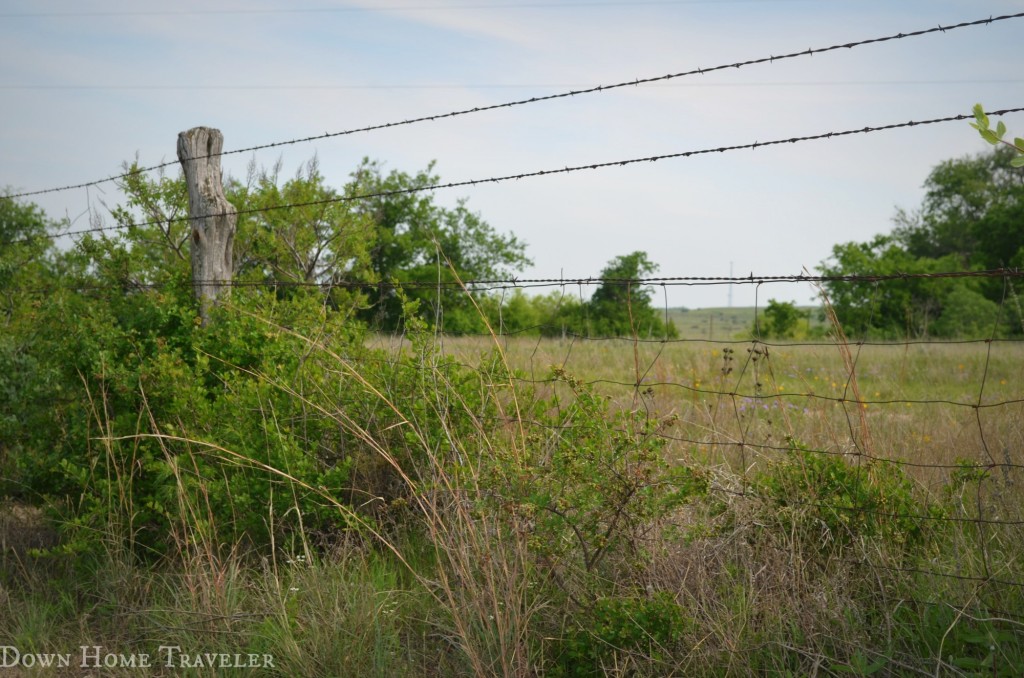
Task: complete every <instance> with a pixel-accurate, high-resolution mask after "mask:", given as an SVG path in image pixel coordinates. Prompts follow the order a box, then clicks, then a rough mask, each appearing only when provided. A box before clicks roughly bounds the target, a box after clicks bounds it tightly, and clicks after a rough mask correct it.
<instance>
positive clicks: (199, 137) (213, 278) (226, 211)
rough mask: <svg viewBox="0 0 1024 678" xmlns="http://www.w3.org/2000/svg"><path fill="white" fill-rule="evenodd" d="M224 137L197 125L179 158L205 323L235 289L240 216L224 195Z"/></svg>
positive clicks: (182, 138) (185, 136) (183, 140)
mask: <svg viewBox="0 0 1024 678" xmlns="http://www.w3.org/2000/svg"><path fill="white" fill-rule="evenodd" d="M223 148H224V135H223V134H221V133H220V130H216V129H213V128H210V127H193V128H192V129H190V130H188V131H186V132H182V133H181V134H179V135H178V160H179V161H180V162H181V166H182V168H183V169H184V170H185V183H186V184H187V185H188V215H189V223H190V225H191V226H192V238H191V241H192V285H193V286H194V288H195V294H196V298H197V299H199V315H200V317H201V318H202V320H203V325H206V323H207V322H209V319H210V308H211V307H212V306H213V305H214V304H215V303H216V302H217V299H219V298H223V297H225V296H227V294H228V293H229V292H230V291H231V287H230V284H231V273H232V260H231V257H232V248H233V244H234V241H235V222H237V220H238V213H237V212H236V211H235V208H234V207H233V206H232V205H231V203H229V202H228V199H227V198H226V197H224V183H223V179H222V177H221V170H220V153H221V151H222V149H223Z"/></svg>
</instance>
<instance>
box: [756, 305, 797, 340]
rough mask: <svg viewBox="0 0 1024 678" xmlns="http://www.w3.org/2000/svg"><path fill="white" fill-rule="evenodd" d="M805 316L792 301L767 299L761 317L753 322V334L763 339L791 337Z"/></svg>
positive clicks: (794, 335)
mask: <svg viewBox="0 0 1024 678" xmlns="http://www.w3.org/2000/svg"><path fill="white" fill-rule="evenodd" d="M805 317H806V316H805V314H804V313H803V312H801V311H800V309H798V308H797V307H796V304H794V303H793V302H790V301H776V300H775V299H769V300H768V307H767V308H765V310H764V313H762V316H761V319H760V320H759V321H756V322H755V325H754V335H755V336H760V337H761V338H763V339H793V338H794V337H796V333H797V330H798V329H799V326H800V321H801V320H802V319H804V318H805Z"/></svg>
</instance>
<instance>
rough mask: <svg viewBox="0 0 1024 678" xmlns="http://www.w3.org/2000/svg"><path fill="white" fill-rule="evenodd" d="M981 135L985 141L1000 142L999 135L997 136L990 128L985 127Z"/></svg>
mask: <svg viewBox="0 0 1024 678" xmlns="http://www.w3.org/2000/svg"><path fill="white" fill-rule="evenodd" d="M981 137H982V138H983V139H984V140H985V141H987V142H989V143H990V144H998V143H999V137H997V136H996V133H995V132H993V131H992V130H990V129H983V130H981Z"/></svg>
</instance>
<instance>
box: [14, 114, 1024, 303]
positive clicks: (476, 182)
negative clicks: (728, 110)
mask: <svg viewBox="0 0 1024 678" xmlns="http://www.w3.org/2000/svg"><path fill="white" fill-rule="evenodd" d="M1022 111H1024V107H1018V108H1004V109H1001V110H998V111H987V112H986V115H991V116H996V115H1005V114H1007V113H1020V112H1022ZM968 119H971V120H973V119H974V114H973V113H972V114H958V115H950V116H946V117H942V118H931V119H929V120H910V121H907V122H897V123H890V124H887V125H880V126H877V127H871V126H866V127H862V128H857V129H848V130H842V131H836V132H823V133H821V134H811V135H806V136H799V137H790V138H788V139H775V140H772V141H755V142H753V143H748V144H736V145H733V146H719V147H717V148H705V149H700V150H695V151H680V152H678V153H664V154H662V155H651V156H647V157H643V158H628V159H625V160H611V161H607V162H598V163H591V164H587V165H567V166H565V167H561V168H558V169H549V170H536V171H533V172H521V173H519V174H505V175H502V176H494V177H487V178H484V179H467V180H464V181H450V182H446V183H440V184H431V185H429V186H415V187H412V188H400V189H395V190H391V191H377V192H374V193H361V194H359V195H346V196H338V197H335V198H324V199H322V200H309V201H306V202H295V203H282V204H279V205H268V206H266V207H253V208H250V209H243V210H235V211H234V212H232V213H234V214H238V215H239V216H244V215H247V214H258V213H263V212H274V211H278V210H285V209H294V208H298V207H315V206H319V205H330V204H335V203H346V202H354V201H357V200H367V199H370V198H386V197H391V196H396V195H408V194H411V193H423V192H426V191H436V190H440V189H448V188H460V187H463V186H480V185H484V184H499V183H504V182H507V181H519V180H521V179H530V178H534V177H546V176H552V175H556V174H571V173H574V172H582V171H583V170H596V169H605V168H608V167H625V166H627V165H635V164H639V163H647V162H657V161H658V160H669V159H673V158H689V157H692V156H697V155H708V154H711V153H726V152H729V151H742V150H753V149H757V148H764V147H766V146H779V145H782V144H796V143H801V142H805V141H822V140H825V139H837V138H840V137H845V136H851V135H855V134H870V133H872V132H882V131H886V130H892V129H901V128H904V127H917V126H922V125H935V124H938V123H942V122H954V121H962V120H968ZM9 197H13V196H9ZM225 214H226V213H224V212H216V213H211V214H203V215H198V216H196V217H175V218H172V219H157V220H151V221H140V222H134V223H130V224H116V225H113V226H94V227H92V228H83V229H79V230H76V231H64V232H63V233H54V234H51V235H49V236H47V237H50V238H58V237H65V236H74V235H83V234H85V233H97V232H100V231H112V230H118V229H122V228H142V227H144V226H155V225H158V224H159V225H164V224H172V223H179V222H185V221H190V220H191V219H193V218H195V219H205V218H210V217H221V216H225ZM27 240H31V238H25V239H22V240H19V241H17V242H25V241H27ZM907 275H908V274H902V273H900V274H895V275H893V276H889V277H897V278H899V277H907ZM789 277H792V276H789ZM885 278H886V276H878V277H877V279H879V280H882V279H885ZM804 279H806V280H812V279H813V277H811V276H808V277H806V278H804ZM595 280H596V279H594V278H587V279H581V280H579V281H567V282H570V283H573V284H577V283H578V284H589V283H590V282H592V281H595ZM649 280H654V281H656V282H659V283H661V282H665V281H664V280H662V279H649ZM705 280H733V279H729V278H705ZM749 281H750V282H773V281H772V280H760V281H757V280H754V279H753V278H750V279H749ZM502 282H510V281H502ZM511 282H514V281H511ZM552 282H556V283H557V284H561V283H562V282H564V281H552ZM633 282H637V281H633Z"/></svg>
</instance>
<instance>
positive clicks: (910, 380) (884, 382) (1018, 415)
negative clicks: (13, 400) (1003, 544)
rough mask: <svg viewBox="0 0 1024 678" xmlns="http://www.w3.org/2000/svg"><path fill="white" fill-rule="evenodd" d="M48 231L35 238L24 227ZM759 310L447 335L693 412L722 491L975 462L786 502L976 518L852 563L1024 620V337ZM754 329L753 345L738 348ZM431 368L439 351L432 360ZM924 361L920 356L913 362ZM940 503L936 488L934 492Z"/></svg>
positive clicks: (123, 287) (516, 284) (860, 278)
mask: <svg viewBox="0 0 1024 678" xmlns="http://www.w3.org/2000/svg"><path fill="white" fill-rule="evenodd" d="M1020 17H1024V13H1019V14H1012V15H1005V16H1000V17H992V18H989V19H983V20H978V21H972V22H964V23H961V24H956V25H954V26H947V27H942V26H939V27H937V28H930V29H925V30H921V31H915V32H912V33H906V34H903V33H901V34H897V35H890V36H885V37H881V38H872V39H869V40H863V41H858V42H852V43H847V44H843V45H833V46H830V47H824V48H819V49H808V50H803V51H799V52H792V53H788V54H783V55H780V56H770V57H764V58H760V59H755V60H750V61H744V62H736V63H732V64H726V65H721V66H715V67H711V68H704V69H695V70H691V71H686V72H682V73H676V74H670V75H665V76H657V77H652V78H645V79H637V80H634V81H631V82H622V83H616V84H612V85H603V86H597V87H594V88H590V89H584V90H575V91H569V92H564V93H560V94H556V95H551V96H547V97H533V98H530V99H524V100H519V101H513V102H507V103H503V104H497V105H494V106H487V107H481V108H474V109H467V110H462V111H453V112H449V113H444V114H439V115H431V116H424V117H420V118H413V119H409V120H403V121H398V122H391V123H383V124H380V125H373V126H368V127H363V128H358V129H352V130H346V131H342V132H332V133H325V134H322V135H317V136H310V137H305V138H301V139H293V140H288V141H282V142H273V143H269V144H263V145H259V146H252V147H249V148H245V149H238V150H235V151H228V152H225V153H223V154H218V155H227V154H230V153H242V152H253V151H256V150H261V149H266V148H273V147H277V146H282V145H290V144H297V143H303V142H309V141H315V140H318V139H325V138H329V137H333V136H341V135H348V134H355V133H359V132H368V131H372V130H378V129H385V128H389V127H394V126H399V125H409V124H413V123H419V122H428V121H434V120H439V119H442V118H449V117H457V116H462V115H468V114H472V113H478V112H483V111H487V110H493V109H497V108H504V107H513V106H520V105H524V104H532V103H538V102H542V101H546V100H551V99H557V98H563V97H573V96H577V95H584V94H592V93H598V92H603V91H607V90H610V89H616V88H622V87H628V86H638V85H641V84H647V83H653V82H658V81H663V80H668V79H673V78H679V77H683V76H691V75H702V74H705V73H709V72H712V71H716V70H724V69H730V68H741V67H747V66H752V65H755V64H764V63H772V62H774V61H776V60H780V59H791V58H798V57H801V56H806V55H812V54H815V53H820V52H826V51H832V50H839V49H850V48H854V47H858V46H861V45H867V44H872V43H877V42H883V41H888V40H895V39H903V38H909V37H913V36H919V35H926V34H930V33H936V32H947V31H950V30H954V29H959V28H964V27H968V26H977V25H984V24H988V23H992V22H993V21H1002V20H1007V19H1011V18H1020ZM1022 111H1024V107H1018V108H1007V109H1001V110H996V111H991V112H989V113H988V115H991V116H996V115H1004V114H1008V113H1017V112H1022ZM972 117H973V115H971V114H956V115H949V116H945V117H937V118H932V119H926V120H919V121H908V122H896V123H888V124H883V125H878V126H864V127H859V128H855V129H847V130H837V131H829V132H824V133H820V134H814V135H805V136H798V137H790V138H781V139H775V140H768V141H754V142H751V143H743V144H736V145H730V146H720V147H716V148H708V149H698V150H688V151H681V152H671V153H664V154H658V155H653V156H647V157H638V158H628V159H618V160H612V161H607V162H602V163H594V164H587V165H578V166H565V167H562V168H554V169H543V170H536V171H531V172H521V173H510V174H505V175H500V176H492V177H486V178H475V179H469V180H464V181H455V182H447V183H438V184H433V185H430V186H422V187H415V188H411V189H402V190H397V191H383V192H378V193H369V194H361V195H355V196H338V197H334V198H330V199H327V200H315V201H308V202H302V203H286V204H278V205H271V206H266V207H261V208H254V209H243V210H239V212H238V213H239V214H240V215H251V214H257V213H263V212H269V211H274V210H288V209H296V208H301V207H309V206H321V205H327V204H333V203H341V202H350V201H356V200H365V199H368V198H381V197H393V196H396V195H401V194H407V193H413V192H420V191H436V190H440V189H450V188H456V187H464V186H474V185H480V184H492V183H502V182H510V181H519V180H523V179H528V178H538V177H548V176H552V175H558V174H566V173H572V172H580V171H583V170H597V169H604V168H611V167H622V166H627V165H631V164H638V163H650V162H657V161H660V160H668V159H678V158H688V157H692V156H698V155H704V154H717V153H724V152H733V151H739V150H756V149H758V148H761V147H767V146H773V145H785V144H796V143H802V142H809V141H826V140H831V139H837V138H840V137H844V136H850V135H861V134H868V133H874V132H879V131H884V130H894V129H902V128H909V127H916V126H921V125H932V124H938V123H943V122H951V121H962V120H967V119H971V118H972ZM171 164H172V163H163V164H158V165H153V166H150V167H144V168H138V169H134V170H132V171H130V172H127V173H123V174H119V175H116V176H111V177H106V178H103V179H98V180H95V181H90V182H85V183H79V184H74V185H66V186H60V187H56V188H51V189H44V190H40V191H32V192H25V193H19V194H13V195H9V196H6V197H7V198H11V199H17V198H23V197H30V196H34V195H39V194H44V193H50V192H57V191H65V190H72V189H77V188H88V187H90V186H94V185H97V184H100V183H104V182H110V181H117V180H122V179H126V178H128V177H130V176H133V175H136V174H140V173H143V172H149V171H154V170H159V169H162V168H164V167H167V166H169V165H171ZM173 164H176V163H173ZM207 216H217V215H207ZM191 218H194V217H180V218H174V219H165V220H150V221H145V220H143V221H138V222H133V223H119V224H116V225H96V226H92V227H90V228H86V229H79V230H64V231H58V232H54V233H50V234H47V235H46V236H45V237H47V238H50V239H54V238H60V237H67V236H78V235H89V234H95V233H102V232H106V231H111V230H129V231H130V230H131V229H138V228H145V227H149V226H157V225H159V226H169V225H170V224H171V223H178V222H182V223H184V222H188V221H190V219H191ZM31 240H32V239H31V238H29V239H26V240H25V241H18V242H28V241H31ZM978 278H982V279H1002V280H1005V281H1019V280H1020V279H1021V278H1024V271H1022V270H1020V269H1017V268H1001V269H993V270H986V271H968V270H960V271H947V272H939V273H900V272H897V273H890V274H884V275H876V274H864V275H843V276H827V275H819V276H815V275H810V274H807V273H803V274H796V275H760V276H755V275H754V274H753V273H751V274H750V275H749V276H746V277H705V276H687V275H678V276H666V277H645V278H599V277H584V278H565V277H551V278H516V277H508V278H493V279H475V280H474V279H470V280H465V281H448V282H445V281H441V282H437V281H434V282H420V281H407V282H395V281H383V282H376V283H372V284H368V283H367V282H365V281H358V280H351V281H347V280H327V281H277V280H271V281H266V280H262V281H245V280H229V281H217V282H207V283H204V284H215V285H218V286H221V287H233V288H239V289H247V288H256V289H267V290H273V291H278V290H283V289H289V288H293V289H301V288H312V289H317V290H320V291H321V292H323V293H325V294H326V293H330V291H331V290H333V289H347V290H362V289H371V288H372V289H377V290H384V289H391V290H394V289H410V290H413V289H418V290H436V292H437V299H438V303H441V304H442V306H443V303H442V301H441V300H442V299H444V298H445V297H444V295H445V294H473V295H499V296H501V295H504V293H506V292H510V291H540V290H560V291H561V292H562V293H563V294H569V295H572V294H574V293H576V294H582V290H583V289H584V288H590V287H593V286H596V285H611V286H620V287H627V288H629V289H636V288H645V289H650V290H655V291H658V290H666V289H668V288H670V287H696V286H708V285H724V286H737V285H756V286H758V287H760V286H765V285H777V284H818V285H821V284H828V283H835V282H843V283H849V284H852V285H871V286H879V285H888V284H899V283H900V282H904V281H908V280H922V281H925V282H932V281H939V280H949V279H978ZM174 284H178V283H168V282H153V281H148V280H134V279H131V278H127V277H126V279H125V280H124V281H122V282H121V283H120V284H116V285H115V284H97V283H88V282H85V283H81V284H74V283H72V284H60V285H43V286H25V287H16V286H15V287H11V288H9V290H10V291H11V292H14V293H28V294H39V295H42V296H46V295H52V294H55V293H59V292H73V293H85V294H90V293H114V294H143V293H146V292H149V291H158V290H163V289H166V288H168V287H171V286H173V285H174ZM192 285H194V283H193V284H192ZM665 299H666V300H665V302H664V306H663V308H662V309H661V311H662V313H663V316H664V317H665V318H666V319H668V318H669V316H670V314H671V313H672V312H673V310H672V309H671V308H669V306H668V302H667V295H666V296H665ZM1007 305H1008V302H1007V301H1006V300H1004V301H1003V303H1002V304H1001V305H1000V312H1001V313H1002V312H1004V311H1005V310H1006V308H1007ZM499 308H501V306H500V304H499ZM760 311H761V309H760V308H755V319H756V318H757V314H758V313H759V312H760ZM754 327H756V324H755V325H754ZM754 327H751V328H750V331H744V332H743V333H742V335H741V334H740V333H736V334H734V335H733V336H719V337H718V338H715V337H714V336H711V335H710V333H709V336H708V337H706V338H705V337H703V336H699V337H698V336H684V337H679V338H669V337H653V336H609V335H604V336H602V335H591V334H583V333H578V332H574V331H567V330H566V328H565V327H554V326H551V325H548V324H543V323H542V324H535V325H530V326H528V327H525V328H519V329H514V330H511V329H507V328H506V327H505V326H504V324H503V322H502V320H501V318H500V317H499V318H498V322H497V324H496V326H495V328H494V331H493V332H488V333H479V334H463V335H462V336H461V337H446V336H443V335H439V341H441V342H443V344H444V350H445V351H446V352H447V353H449V354H451V355H455V356H456V364H459V365H461V366H462V367H463V368H465V369H469V370H473V369H477V368H476V366H475V365H474V363H473V362H471V360H470V359H469V358H470V357H471V354H472V352H473V351H479V350H480V349H481V347H486V346H489V345H496V346H499V347H500V348H501V350H502V351H503V352H504V353H505V354H506V355H507V356H509V360H510V362H511V363H512V365H513V367H515V368H516V372H515V374H514V377H513V378H514V380H515V382H516V383H518V384H519V385H521V386H522V387H524V388H527V389H535V390H537V391H538V392H541V393H548V392H553V391H555V390H557V389H558V388H559V385H560V383H561V381H560V379H559V378H558V377H557V376H554V375H553V374H552V372H551V367H552V366H556V367H558V368H560V369H565V370H575V371H576V372H577V374H578V375H579V378H580V383H582V384H583V385H585V386H587V387H592V388H594V389H598V390H600V391H601V392H603V393H607V394H608V395H609V396H610V397H611V398H613V399H614V400H616V402H617V403H618V404H619V405H620V406H622V407H625V408H629V407H632V408H638V409H643V410H644V411H645V412H646V413H648V415H650V416H654V417H659V416H668V415H670V414H671V415H676V416H678V417H679V423H677V424H675V425H674V426H673V427H672V429H671V430H670V429H669V428H661V427H658V428H656V429H654V430H653V431H652V432H651V433H650V435H652V436H656V437H659V438H661V439H662V440H664V442H665V443H666V450H667V454H669V455H671V456H673V458H679V459H693V458H702V459H712V458H713V459H714V460H715V463H720V464H722V465H723V466H724V467H726V468H728V472H727V473H726V472H723V473H721V474H718V475H715V476H714V478H713V482H712V483H711V485H710V492H711V493H712V494H714V495H717V496H720V497H725V498H728V499H730V500H734V501H735V500H749V501H761V500H763V499H764V497H763V495H762V494H761V492H760V491H759V490H758V488H757V486H756V483H755V482H754V478H755V477H756V474H757V473H758V469H759V468H761V467H762V466H763V465H765V464H769V463H772V461H773V460H777V459H785V458H787V456H790V455H793V454H794V453H796V452H799V453H800V454H807V455H814V456H817V457H821V458H833V459H840V460H843V461H845V462H847V463H849V464H851V465H853V466H855V467H856V468H857V469H858V472H861V471H863V472H867V469H868V468H869V467H870V466H871V465H880V466H885V467H894V468H899V469H901V470H902V471H903V472H904V473H906V474H907V475H908V476H910V477H912V478H915V479H916V480H917V481H918V482H919V483H920V485H922V486H923V488H924V489H925V491H926V494H927V495H928V496H930V497H931V496H933V495H936V494H937V493H941V492H943V491H948V488H951V487H952V485H951V479H952V478H954V477H956V476H957V474H961V476H962V477H963V478H969V479H970V480H969V482H968V481H964V482H963V483H961V488H960V489H961V491H963V492H966V491H967V490H965V489H964V488H966V486H967V485H968V484H973V485H972V487H973V488H974V489H973V492H974V496H973V498H970V497H968V498H961V500H960V501H959V502H958V503H955V506H954V508H950V506H949V502H946V504H947V505H946V507H945V509H943V510H935V511H924V512H915V513H906V512H902V511H899V510H895V509H891V508H887V507H886V506H884V505H866V504H858V503H857V502H856V501H854V502H850V501H842V502H840V501H832V500H831V498H829V497H810V496H809V497H790V498H788V500H787V505H788V506H791V507H795V508H797V509H808V510H811V509H813V510H822V511H828V512H832V513H835V514H844V515H855V516H872V517H874V518H877V519H889V520H904V521H911V522H912V523H914V524H917V525H925V524H933V523H934V524H943V525H950V526H954V527H955V528H956V529H961V530H964V531H965V533H966V532H973V533H974V534H975V535H976V538H977V541H978V543H979V544H981V547H980V549H979V552H980V554H981V559H980V561H973V560H970V561H964V562H962V563H961V565H960V567H959V569H954V568H953V567H952V565H953V564H955V563H956V560H955V559H954V558H943V557H936V558H933V559H932V564H931V565H929V566H927V567H925V566H923V565H921V564H919V563H917V564H907V563H902V564H901V563H894V562H893V561H891V560H882V559H877V558H873V557H872V556H871V554H870V553H869V552H868V550H867V549H861V552H860V554H859V556H860V557H856V556H857V554H851V553H849V552H848V553H845V554H844V555H842V557H841V558H840V559H841V560H842V562H843V563H845V564H847V565H849V566H851V567H858V568H867V569H869V570H871V571H873V572H888V573H893V574H899V575H907V576H913V577H924V578H927V580H929V581H931V580H935V581H941V582H952V583H962V584H964V585H966V586H968V587H970V589H971V591H973V593H972V594H971V596H970V597H969V599H967V600H963V599H957V600H920V599H905V600H904V601H903V602H905V603H907V604H914V605H922V606H948V607H951V608H954V609H957V610H968V609H976V608H978V607H979V606H981V607H982V608H983V610H982V612H984V613H985V614H990V615H997V616H999V617H1002V618H1005V619H1009V620H1013V621H1014V622H1015V623H1018V624H1019V623H1020V622H1024V605H1021V604H1020V603H1021V601H1022V600H1024V563H1021V562H1018V561H1017V560H1016V559H1015V558H1014V557H1013V556H1012V555H1011V556H1009V557H1001V556H998V555H997V554H993V553H992V550H991V549H990V548H989V547H988V545H989V544H990V543H992V539H993V537H992V533H991V531H993V530H1000V531H1003V534H1004V539H1015V540H1016V541H1017V542H1018V543H1019V542H1020V539H1021V537H1024V511H1022V510H1021V509H1022V508H1024V502H1022V496H1024V495H1022V492H1021V487H1022V485H1024V458H1022V456H1021V455H1022V452H1024V391H1022V390H1021V387H1020V385H1021V383H1024V371H1022V368H1021V367H1020V366H1021V365H1022V364H1024V340H1021V339H1019V338H1013V337H1004V336H1000V335H999V334H998V333H997V332H996V330H995V328H993V330H992V332H991V333H990V334H989V335H988V336H987V337H972V338H966V339H955V340H937V339H931V338H927V337H907V338H905V339H903V340H900V341H880V340H873V339H871V338H869V337H863V338H857V337H854V338H851V339H846V338H844V337H842V335H841V333H835V334H834V335H833V336H831V337H822V338H807V339H802V340H799V341H778V340H771V339H766V338H761V337H759V336H757V335H756V331H755V330H754ZM545 335H552V336H545ZM401 339H402V338H401V337H398V338H397V344H398V349H396V348H395V338H394V337H390V338H389V337H381V338H380V340H379V344H378V345H379V346H382V347H385V348H387V349H389V350H390V353H389V352H387V351H385V352H383V353H381V354H378V355H371V356H363V357H359V358H353V361H355V362H359V361H389V360H394V357H393V356H394V354H395V352H396V351H397V350H400V347H401V343H402V342H401ZM743 347H745V348H746V351H742V350H740V351H737V350H736V349H737V348H739V349H742V348H743ZM594 356H599V358H595V357H594ZM623 356H625V358H623ZM588 360H589V361H590V362H588ZM517 361H518V362H517ZM595 365H599V366H595ZM893 366H898V367H899V368H900V369H899V370H897V371H896V372H893V371H892V370H891V369H889V368H892V367H893ZM422 369H432V367H431V366H429V365H423V366H422ZM929 370H930V371H929ZM915 371H916V374H914V375H910V376H908V374H910V373H911V372H915ZM940 373H945V375H946V377H948V378H947V379H946V380H945V381H943V382H935V381H928V382H925V381H921V380H924V379H927V378H931V377H934V376H935V375H937V374H940ZM490 423H492V424H493V425H495V426H498V425H502V424H507V423H509V421H508V420H507V419H500V418H495V419H493V420H492V421H491V422H490ZM516 423H518V424H520V425H523V426H526V427H535V428H543V429H546V430H548V431H549V432H555V433H557V432H558V431H559V430H560V429H566V428H571V427H572V426H573V425H574V424H572V423H565V424H563V425H560V426H554V425H552V424H550V423H544V422H540V421H536V420H532V419H530V418H528V417H520V419H519V420H518V421H517V422H516ZM929 431H930V433H929ZM623 432H625V431H623ZM969 499H973V503H971V502H970V501H968V500H969ZM929 506H930V505H926V506H925V508H929ZM778 548H781V547H778ZM1013 604H1017V607H1013V606H1012V605H1013ZM1006 608H1010V609H1006Z"/></svg>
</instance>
